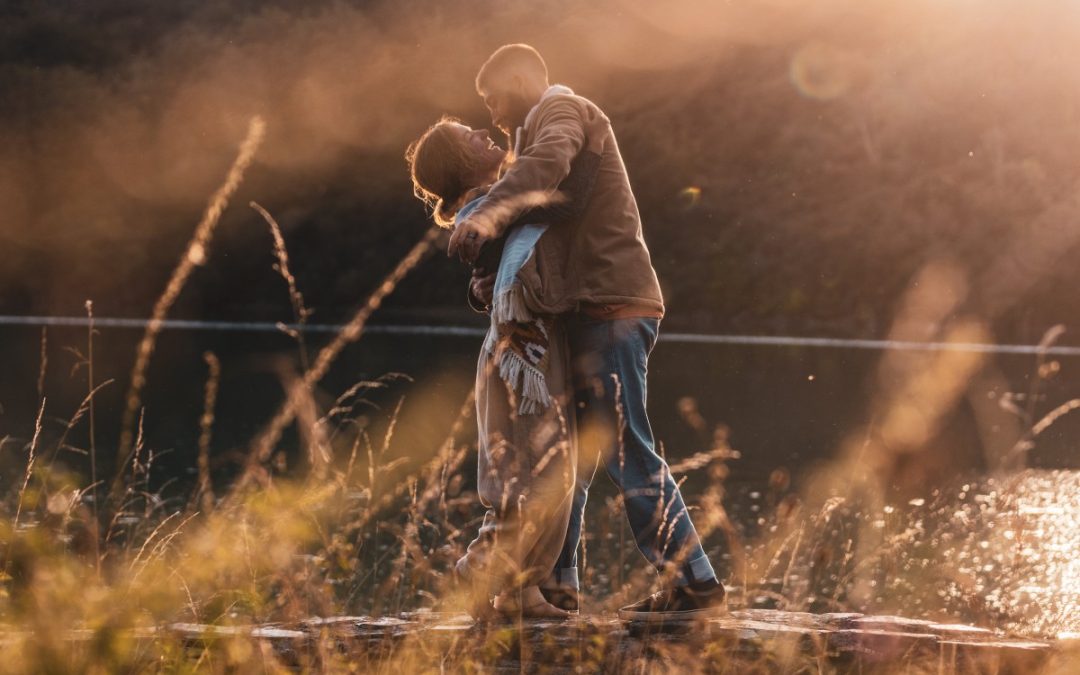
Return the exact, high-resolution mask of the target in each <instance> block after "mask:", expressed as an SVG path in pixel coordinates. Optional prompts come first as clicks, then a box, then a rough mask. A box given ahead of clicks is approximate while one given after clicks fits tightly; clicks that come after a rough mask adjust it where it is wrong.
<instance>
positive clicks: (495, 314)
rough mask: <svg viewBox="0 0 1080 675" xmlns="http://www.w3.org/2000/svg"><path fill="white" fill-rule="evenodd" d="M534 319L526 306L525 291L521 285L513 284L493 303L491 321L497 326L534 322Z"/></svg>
mask: <svg viewBox="0 0 1080 675" xmlns="http://www.w3.org/2000/svg"><path fill="white" fill-rule="evenodd" d="M533 318H534V317H533V314H532V312H530V311H529V307H528V305H526V304H525V289H524V288H523V287H522V285H521V284H520V283H513V284H511V285H510V287H509V288H507V289H506V290H504V291H502V292H501V293H499V295H498V296H496V297H495V299H494V300H492V302H491V320H492V321H494V322H495V323H496V324H501V323H509V322H510V321H532V320H533Z"/></svg>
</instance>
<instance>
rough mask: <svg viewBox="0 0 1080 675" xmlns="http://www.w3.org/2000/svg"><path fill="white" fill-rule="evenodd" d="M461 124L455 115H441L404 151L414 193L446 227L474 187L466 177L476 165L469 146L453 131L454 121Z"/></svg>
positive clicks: (440, 223) (438, 221)
mask: <svg viewBox="0 0 1080 675" xmlns="http://www.w3.org/2000/svg"><path fill="white" fill-rule="evenodd" d="M460 123H461V122H460V121H459V120H457V119H456V118H454V117H446V116H444V117H442V118H441V119H440V120H439V121H438V122H436V123H435V124H433V125H431V126H430V127H429V128H428V130H427V131H425V132H424V133H423V135H421V136H420V138H418V139H416V140H415V141H413V142H412V143H410V144H409V147H408V149H407V150H406V151H405V161H406V162H407V163H408V164H409V175H410V176H411V177H412V183H413V194H414V195H416V197H417V199H419V200H420V201H422V202H424V203H425V204H427V205H428V206H429V207H431V210H432V214H433V216H434V218H435V223H436V224H437V225H439V226H440V227H445V228H449V227H450V226H452V225H453V224H454V215H455V214H456V209H455V207H456V205H457V203H458V201H459V200H460V199H461V197H462V195H464V194H465V192H466V191H468V190H469V189H470V188H471V187H473V186H471V185H466V184H465V181H464V179H465V177H466V176H467V175H470V174H471V173H472V172H473V170H474V169H475V168H476V164H477V158H476V156H475V154H474V153H473V152H472V151H471V150H470V149H469V147H468V145H466V144H465V143H464V142H463V141H462V140H461V137H460V136H458V135H455V134H453V133H452V132H451V131H450V126H451V125H452V124H460Z"/></svg>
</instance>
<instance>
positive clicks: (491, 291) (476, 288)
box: [469, 269, 495, 307]
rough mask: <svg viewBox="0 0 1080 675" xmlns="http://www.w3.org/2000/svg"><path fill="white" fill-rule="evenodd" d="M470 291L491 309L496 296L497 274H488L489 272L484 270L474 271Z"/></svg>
mask: <svg viewBox="0 0 1080 675" xmlns="http://www.w3.org/2000/svg"><path fill="white" fill-rule="evenodd" d="M469 291H470V292H471V293H472V295H473V297H474V298H476V299H477V300H479V301H480V302H481V303H482V304H483V305H484V306H485V307H490V306H491V301H492V299H493V298H494V296H495V273H494V272H492V273H491V274H488V272H487V270H482V269H475V270H473V273H472V279H471V280H470V281H469Z"/></svg>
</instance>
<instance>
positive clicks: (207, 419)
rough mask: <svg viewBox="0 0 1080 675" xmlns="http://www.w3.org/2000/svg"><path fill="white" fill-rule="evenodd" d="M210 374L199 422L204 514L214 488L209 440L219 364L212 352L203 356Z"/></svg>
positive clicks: (210, 503) (200, 487) (209, 505)
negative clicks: (211, 476) (211, 477)
mask: <svg viewBox="0 0 1080 675" xmlns="http://www.w3.org/2000/svg"><path fill="white" fill-rule="evenodd" d="M203 358H204V359H206V365H207V366H208V367H209V369H210V373H209V375H208V376H207V378H206V394H205V396H204V399H203V414H202V418H201V419H200V420H199V500H200V502H201V504H202V509H203V511H205V512H206V513H209V512H210V510H211V509H212V508H213V507H214V486H213V484H212V483H211V481H210V438H211V433H212V431H213V427H214V405H215V403H216V402H217V391H218V381H219V380H220V379H221V363H220V362H219V361H218V358H217V356H215V355H214V353H213V352H206V353H205V354H203Z"/></svg>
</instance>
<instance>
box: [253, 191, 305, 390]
mask: <svg viewBox="0 0 1080 675" xmlns="http://www.w3.org/2000/svg"><path fill="white" fill-rule="evenodd" d="M248 205H249V206H250V207H251V208H253V209H255V210H256V211H258V212H259V215H261V216H262V217H263V219H264V220H265V221H266V224H267V225H269V226H270V235H271V236H272V237H273V238H274V255H275V256H276V257H277V260H278V261H277V265H276V266H275V267H276V268H277V271H278V273H280V274H281V277H282V278H283V279H285V283H286V284H288V286H289V302H290V303H292V308H293V317H294V318H295V319H296V323H297V324H298V325H300V326H301V327H302V326H303V325H304V324H305V323H306V322H307V319H308V316H310V315H311V310H309V309H308V308H307V307H305V306H304V296H303V294H301V293H300V289H299V288H297V287H296V277H294V276H293V274H292V272H290V271H289V251H288V250H287V249H286V248H285V238H284V237H283V236H282V235H281V227H280V226H278V224H277V221H276V220H274V217H273V216H271V215H270V213H269V212H268V211H267V210H266V209H264V208H263V207H262V206H260V205H259V204H257V203H256V202H251V203H249V204H248ZM295 337H296V341H297V343H299V345H300V364H301V366H303V369H304V370H307V369H308V356H307V345H305V344H304V332H303V330H302V329H301V330H300V331H297V332H296V335H295Z"/></svg>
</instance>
